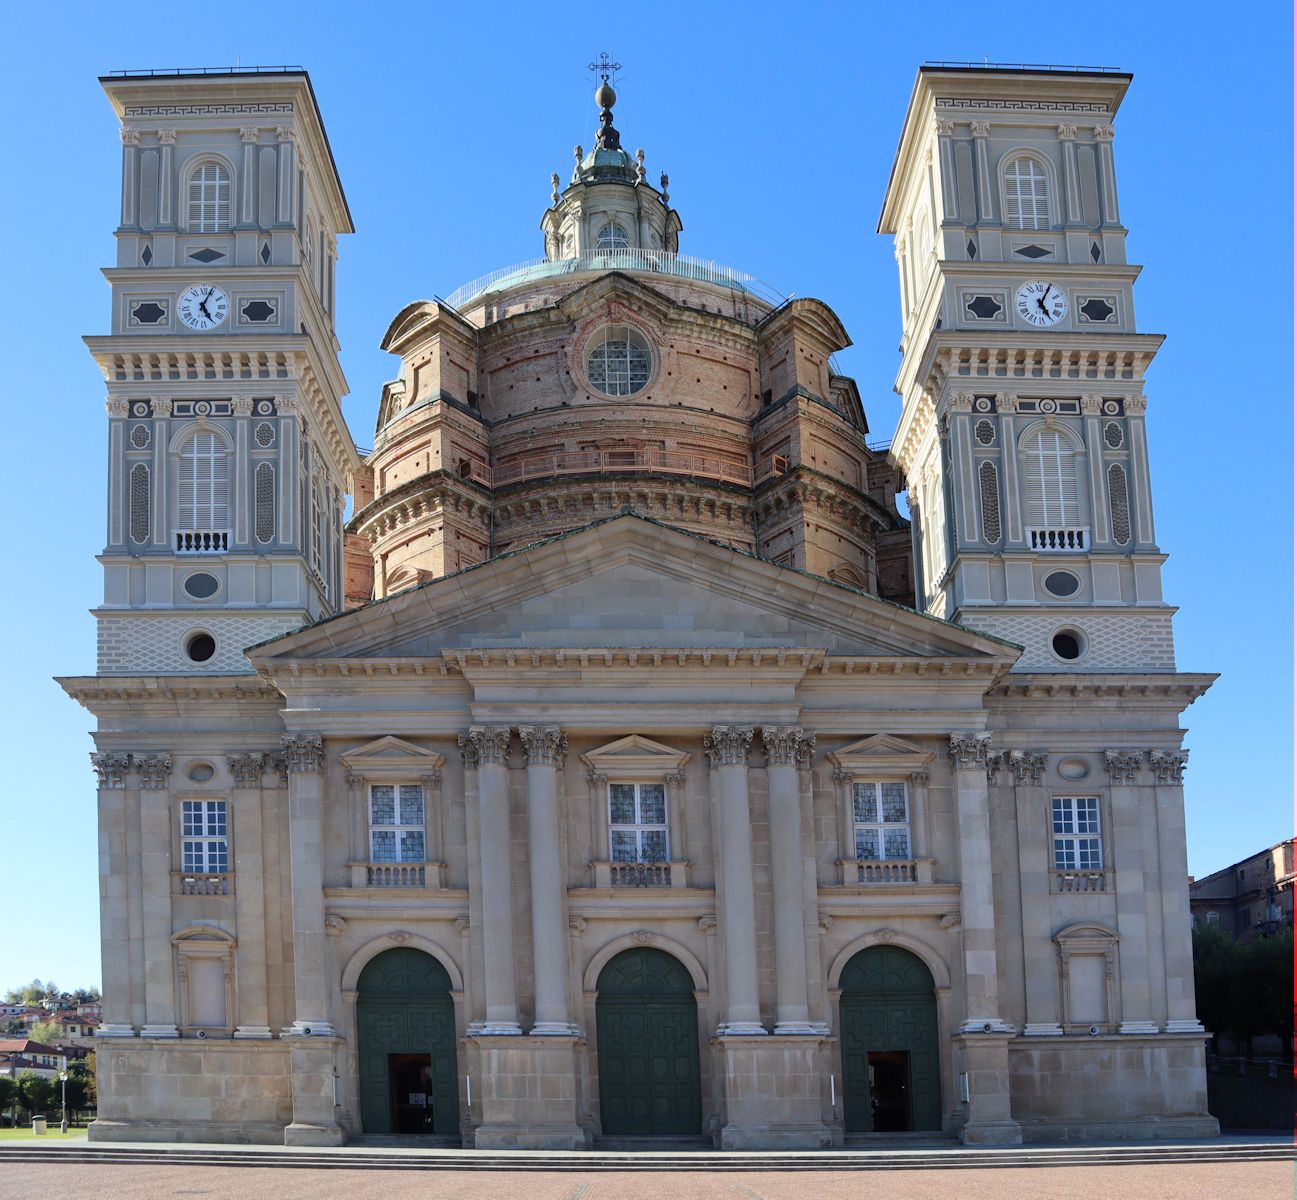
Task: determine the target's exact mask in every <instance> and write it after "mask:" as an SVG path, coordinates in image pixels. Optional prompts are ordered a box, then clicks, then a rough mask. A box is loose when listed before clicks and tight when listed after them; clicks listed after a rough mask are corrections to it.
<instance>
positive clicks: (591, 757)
mask: <svg viewBox="0 0 1297 1200" xmlns="http://www.w3.org/2000/svg"><path fill="white" fill-rule="evenodd" d="M581 761H582V762H583V763H585V765H586V766H587V767H589V768H590V770H591V771H592V772H593V773H594V774H596V775H608V776H613V775H620V776H621V777H622V778H625V777H627V775H636V776H638V775H644V776H646V777H647V776H656V775H673V774H675V772H677V771H678V770H680V768H681V767H683V766H684V765H685V763H687V762H688V761H689V754H688V753H687V752H686V751H684V750H677V749H675V748H674V747H672V746H664V745H663V744H662V743H661V742H655V741H653V739H652V738H646V737H641V736H640V735H639V734H638V733H632V734H631V735H630V736H629V737H624V738H618V739H617V740H616V741H615V742H609V743H608V744H607V745H606V746H600V747H598V748H597V749H595V750H590V751H588V752H587V753H585V754H583V755H581Z"/></svg>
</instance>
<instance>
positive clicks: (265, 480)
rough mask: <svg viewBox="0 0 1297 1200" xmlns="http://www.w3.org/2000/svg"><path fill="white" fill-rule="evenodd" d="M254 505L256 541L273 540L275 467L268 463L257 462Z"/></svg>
mask: <svg viewBox="0 0 1297 1200" xmlns="http://www.w3.org/2000/svg"><path fill="white" fill-rule="evenodd" d="M253 492H254V494H255V507H256V521H255V523H256V527H257V541H259V542H262V543H265V542H273V541H274V540H275V468H274V467H273V466H272V465H271V464H270V463H264V462H263V463H259V464H258V466H257V473H256V481H255V486H254V488H253Z"/></svg>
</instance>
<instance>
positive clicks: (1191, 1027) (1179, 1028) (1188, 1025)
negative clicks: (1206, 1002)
mask: <svg viewBox="0 0 1297 1200" xmlns="http://www.w3.org/2000/svg"><path fill="white" fill-rule="evenodd" d="M1166 1032H1167V1033H1203V1034H1205V1033H1206V1032H1207V1031H1206V1030H1205V1029H1204V1028H1203V1027H1202V1022H1201V1021H1200V1020H1198V1018H1197V1017H1191V1018H1190V1019H1189V1020H1187V1021H1168V1022H1167V1023H1166Z"/></svg>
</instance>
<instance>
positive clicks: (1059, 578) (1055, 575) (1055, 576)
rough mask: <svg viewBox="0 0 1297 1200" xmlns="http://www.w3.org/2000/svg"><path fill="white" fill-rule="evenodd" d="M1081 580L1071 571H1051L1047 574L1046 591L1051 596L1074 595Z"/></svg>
mask: <svg viewBox="0 0 1297 1200" xmlns="http://www.w3.org/2000/svg"><path fill="white" fill-rule="evenodd" d="M1080 586H1081V581H1080V580H1079V579H1077V577H1076V576H1075V575H1073V574H1072V573H1071V572H1070V571H1051V572H1050V573H1049V574H1048V575H1046V576H1045V591H1047V592H1048V593H1049V594H1050V595H1051V596H1074V595H1076V593H1077V591H1078V589H1079V588H1080Z"/></svg>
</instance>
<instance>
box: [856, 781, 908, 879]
mask: <svg viewBox="0 0 1297 1200" xmlns="http://www.w3.org/2000/svg"><path fill="white" fill-rule="evenodd" d="M851 808H852V820H853V822H854V824H855V845H856V858H857V860H863V861H866V862H880V861H887V860H895V859H901V860H905V859H909V858H910V857H911V850H910V803H909V797H908V796H907V795H906V792H905V784H904V783H902V782H900V781H896V782H889V783H872V782H871V783H859V782H857V783H853V784H852V785H851Z"/></svg>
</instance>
